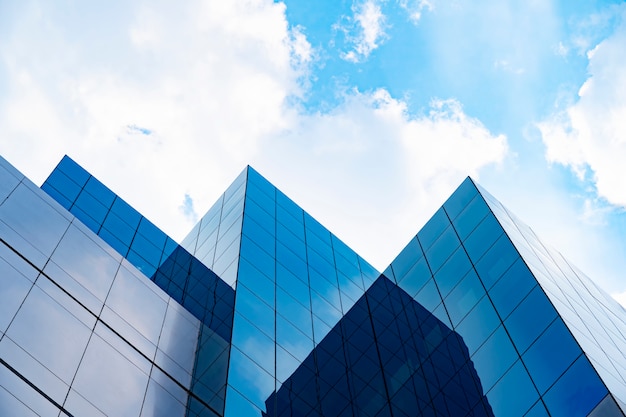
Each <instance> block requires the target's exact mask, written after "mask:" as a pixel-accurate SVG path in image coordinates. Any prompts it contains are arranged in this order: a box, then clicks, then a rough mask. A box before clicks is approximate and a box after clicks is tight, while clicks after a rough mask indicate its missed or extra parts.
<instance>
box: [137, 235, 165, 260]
mask: <svg viewBox="0 0 626 417" xmlns="http://www.w3.org/2000/svg"><path fill="white" fill-rule="evenodd" d="M130 248H131V250H132V251H134V252H136V253H137V254H138V255H140V256H141V257H142V258H143V259H145V260H146V261H148V262H149V263H150V264H151V265H152V266H154V267H155V268H156V267H158V266H159V265H160V264H161V255H162V253H163V252H162V246H161V247H160V248H159V247H156V246H154V245H153V244H152V243H150V241H149V240H147V239H146V238H145V237H143V236H142V235H140V234H136V235H135V238H134V239H133V242H132V244H131V246H130Z"/></svg>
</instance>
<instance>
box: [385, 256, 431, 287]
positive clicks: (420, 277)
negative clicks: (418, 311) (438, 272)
mask: <svg viewBox="0 0 626 417" xmlns="http://www.w3.org/2000/svg"><path fill="white" fill-rule="evenodd" d="M394 270H395V269H394ZM396 277H397V278H398V286H400V288H402V289H403V290H404V291H406V292H407V293H408V294H409V295H411V296H414V295H415V294H417V292H418V291H419V290H421V289H422V287H423V286H424V285H425V284H426V282H428V280H430V279H431V277H432V275H431V274H430V269H429V268H428V265H427V264H426V259H425V258H421V259H420V260H419V261H418V262H417V263H415V265H414V266H413V268H411V269H410V270H409V271H408V272H407V273H406V274H405V275H403V276H397V275H396Z"/></svg>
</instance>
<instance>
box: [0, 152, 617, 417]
mask: <svg viewBox="0 0 626 417" xmlns="http://www.w3.org/2000/svg"><path fill="white" fill-rule="evenodd" d="M622 352H625V353H622ZM625 411H626V311H625V310H624V309H623V308H622V307H621V306H620V305H619V304H618V303H616V302H615V301H614V300H613V299H612V298H611V297H610V296H608V295H607V294H606V293H604V292H603V291H602V290H601V289H599V288H598V287H597V286H596V285H595V284H594V283H593V281H591V280H590V279H589V278H588V277H586V276H585V275H584V274H583V273H581V272H580V271H579V270H578V269H577V268H576V267H574V266H573V265H572V264H571V263H569V262H568V261H567V260H565V259H564V258H563V257H562V256H561V255H560V254H559V253H558V252H556V251H554V250H552V249H550V248H548V247H546V246H545V245H543V244H542V243H541V242H540V241H539V240H538V239H537V237H536V236H535V234H534V233H533V231H532V230H531V229H530V228H528V227H527V226H525V225H524V224H523V223H522V222H520V221H519V220H518V219H517V218H516V217H515V216H514V215H513V214H511V213H510V211H508V210H507V209H506V208H505V207H503V206H502V205H501V204H500V203H499V202H498V201H497V200H496V199H494V198H493V197H492V196H491V195H490V194H489V193H488V192H486V191H485V190H483V189H482V188H481V187H480V186H478V185H477V184H475V183H474V182H473V181H472V180H471V179H470V178H468V179H466V180H465V181H464V182H463V183H462V184H461V185H460V186H459V188H458V189H457V190H456V191H455V192H454V193H453V194H452V196H451V197H450V198H449V199H448V200H447V201H446V202H445V203H444V204H443V206H442V207H441V208H440V209H439V210H438V211H437V212H436V213H435V214H434V216H433V217H432V218H431V219H430V220H429V221H428V222H427V224H426V225H425V226H424V227H423V228H422V230H420V231H419V232H418V233H417V235H416V236H415V238H413V239H412V240H411V241H410V242H409V243H408V245H407V246H406V248H405V249H404V250H403V251H402V252H401V253H400V254H399V255H398V257H397V258H396V259H395V260H394V261H393V262H392V263H391V265H390V266H389V267H388V268H387V269H386V270H385V271H384V272H383V273H380V272H378V271H376V270H375V269H374V268H373V267H372V266H371V265H369V264H368V263H367V262H366V261H365V260H363V259H362V258H361V257H360V256H359V255H358V254H356V253H355V252H354V251H353V250H351V249H350V248H349V247H348V246H347V245H345V244H344V243H343V242H342V241H341V240H339V239H338V238H337V237H336V236H334V235H333V234H332V233H331V232H329V231H328V230H327V229H326V228H324V227H323V226H322V225H321V224H320V223H319V222H317V221H316V220H315V219H314V218H313V217H311V216H310V215H309V214H308V213H306V212H305V211H303V210H302V209H301V208H300V207H298V206H297V205H296V204H295V203H294V202H293V201H292V200H290V199H289V198H288V197H287V196H285V195H284V194H283V193H282V192H280V191H279V190H278V189H276V187H274V186H273V185H272V184H270V183H269V182H268V181H267V180H265V179H264V178H263V177H262V176H261V175H260V174H259V173H257V172H256V171H255V170H254V169H252V168H250V167H247V168H246V169H245V170H244V171H243V172H242V173H241V175H239V177H238V178H237V179H236V180H235V181H234V182H233V184H232V185H231V186H230V187H229V188H228V189H227V190H226V191H225V193H224V194H223V195H222V196H221V197H220V198H219V200H218V201H217V202H216V203H215V205H214V206H213V207H212V208H211V209H210V210H209V211H208V213H207V214H206V215H205V216H204V217H203V218H202V219H201V220H200V222H198V224H197V225H196V226H195V227H194V228H193V229H192V230H191V232H190V233H189V235H188V236H187V237H186V238H185V239H184V240H183V241H182V242H180V243H177V242H175V241H174V240H172V239H171V238H169V237H168V236H167V235H166V234H165V233H164V232H162V231H161V230H160V229H159V228H158V227H157V226H155V225H154V224H153V223H151V222H150V221H149V220H147V219H146V218H145V217H144V216H142V215H141V214H140V213H138V212H137V211H136V210H135V209H133V208H132V207H130V206H129V205H128V204H127V203H126V202H124V201H123V200H122V199H121V198H120V197H118V196H117V195H115V194H114V193H113V192H112V191H111V190H109V189H108V188H107V187H105V186H104V185H103V184H102V183H101V182H100V181H98V180H97V179H96V178H94V177H93V176H92V175H90V174H89V173H88V172H87V171H86V170H85V169H83V168H82V167H80V166H79V165H78V164H77V163H76V162H74V161H73V160H71V159H70V158H68V157H65V158H63V160H62V161H61V162H60V163H59V165H58V166H57V167H56V169H55V170H54V171H53V172H52V173H51V174H50V176H49V178H48V179H47V180H46V182H45V183H44V184H43V185H42V186H41V188H39V187H37V186H35V185H34V184H33V183H32V182H31V181H29V180H28V179H27V178H25V177H24V175H22V174H21V173H20V172H18V171H17V170H16V169H15V168H14V167H13V166H11V165H10V164H9V163H8V162H6V161H5V160H3V159H1V158H0V415H2V416H5V415H6V416H37V415H39V416H131V417H138V416H163V417H173V416H228V417H231V416H232V417H239V416H280V417H283V416H284V417H286V416H303V417H304V416H372V417H373V416H396V417H404V416H461V417H463V416H492V417H510V416H513V417H514V416H528V417H535V416H555V417H560V416H563V417H575V416H593V417H598V416H608V417H612V416H624V415H625V414H624V412H625Z"/></svg>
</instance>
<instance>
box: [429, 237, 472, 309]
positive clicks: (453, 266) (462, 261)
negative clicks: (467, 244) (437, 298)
mask: <svg viewBox="0 0 626 417" xmlns="http://www.w3.org/2000/svg"><path fill="white" fill-rule="evenodd" d="M471 268H472V264H471V263H470V261H469V259H468V258H467V254H466V253H465V250H464V249H463V248H462V247H458V248H457V250H456V251H455V252H454V253H453V254H452V256H450V258H448V260H447V261H446V263H445V264H444V265H443V266H442V267H441V268H440V269H439V271H437V272H436V273H435V281H436V282H437V287H439V292H440V293H441V296H442V297H443V298H445V297H447V296H448V294H450V291H452V289H453V288H454V287H455V286H456V285H457V284H458V283H459V281H460V280H461V279H462V278H463V277H464V276H465V274H467V272H468V271H469V270H470V269H471Z"/></svg>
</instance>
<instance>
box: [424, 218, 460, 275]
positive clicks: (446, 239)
mask: <svg viewBox="0 0 626 417" xmlns="http://www.w3.org/2000/svg"><path fill="white" fill-rule="evenodd" d="M460 245H461V242H460V241H459V239H458V237H457V236H456V232H455V231H454V229H453V228H452V227H448V228H447V229H446V230H445V231H444V232H443V233H442V234H441V236H439V238H438V239H437V240H436V241H435V242H434V243H433V244H432V245H431V247H430V248H429V249H428V250H426V259H427V260H428V265H429V267H430V270H431V271H432V272H433V273H435V272H437V270H439V268H441V266H442V265H443V264H444V262H445V261H446V260H447V259H448V258H449V257H450V256H451V255H452V253H453V252H454V251H455V250H456V248H457V247H459V246H460Z"/></svg>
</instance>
